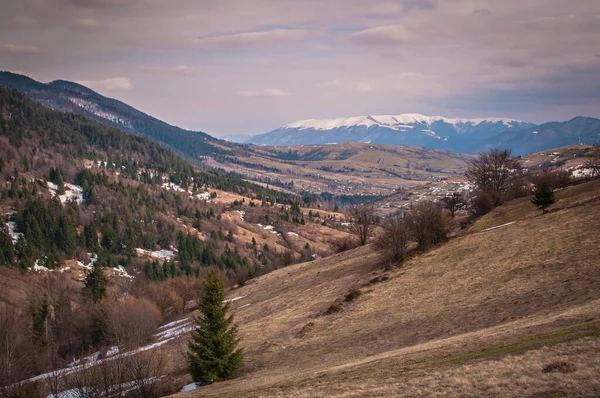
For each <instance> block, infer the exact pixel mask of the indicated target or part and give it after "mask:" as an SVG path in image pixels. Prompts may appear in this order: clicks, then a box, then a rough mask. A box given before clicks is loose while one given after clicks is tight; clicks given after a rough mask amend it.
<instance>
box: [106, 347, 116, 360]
mask: <svg viewBox="0 0 600 398" xmlns="http://www.w3.org/2000/svg"><path fill="white" fill-rule="evenodd" d="M118 353H119V346H117V345H115V346H112V347H110V348H109V349H108V351H106V357H107V358H109V357H112V356H114V355H117V354H118Z"/></svg>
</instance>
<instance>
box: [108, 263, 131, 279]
mask: <svg viewBox="0 0 600 398" xmlns="http://www.w3.org/2000/svg"><path fill="white" fill-rule="evenodd" d="M113 273H114V275H117V276H120V277H121V278H129V279H135V276H133V275H129V273H127V270H126V269H125V267H123V266H122V265H119V266H117V267H115V268H113Z"/></svg>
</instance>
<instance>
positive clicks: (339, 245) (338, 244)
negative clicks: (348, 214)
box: [331, 236, 358, 253]
mask: <svg viewBox="0 0 600 398" xmlns="http://www.w3.org/2000/svg"><path fill="white" fill-rule="evenodd" d="M331 244H332V246H333V250H334V251H335V252H336V253H343V252H345V251H348V250H352V249H356V248H357V247H358V242H357V241H356V239H354V238H352V237H351V236H346V237H344V238H340V239H338V240H336V241H333V242H332V243H331Z"/></svg>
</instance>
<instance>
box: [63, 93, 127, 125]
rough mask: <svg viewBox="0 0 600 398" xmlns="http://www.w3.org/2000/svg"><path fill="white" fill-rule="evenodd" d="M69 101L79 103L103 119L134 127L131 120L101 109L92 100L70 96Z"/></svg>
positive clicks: (81, 106)
mask: <svg viewBox="0 0 600 398" xmlns="http://www.w3.org/2000/svg"><path fill="white" fill-rule="evenodd" d="M69 101H70V102H71V103H73V104H75V105H77V106H78V107H80V108H82V109H85V110H86V111H88V112H90V113H92V114H94V115H96V116H98V117H101V118H102V119H106V120H109V121H111V122H113V123H117V124H120V125H123V126H126V127H129V128H132V127H133V126H132V125H131V123H130V122H128V121H127V120H125V119H123V118H121V117H119V116H117V115H115V114H113V113H110V112H105V111H103V110H101V109H100V106H99V105H98V104H97V103H95V102H92V101H87V100H84V99H82V98H78V97H69Z"/></svg>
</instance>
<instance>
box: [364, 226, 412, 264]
mask: <svg viewBox="0 0 600 398" xmlns="http://www.w3.org/2000/svg"><path fill="white" fill-rule="evenodd" d="M411 242H412V232H411V230H410V228H409V226H408V224H407V222H406V220H405V219H404V217H403V216H402V215H398V216H395V217H392V218H390V219H388V220H387V221H386V222H385V223H384V224H383V231H382V232H381V233H380V234H379V235H377V236H376V237H375V241H374V242H373V246H374V247H375V249H377V250H379V251H380V252H381V254H382V255H383V257H384V258H385V260H386V261H387V262H389V263H401V262H402V261H403V260H404V258H405V257H406V254H407V253H408V246H409V245H410V243H411Z"/></svg>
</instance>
